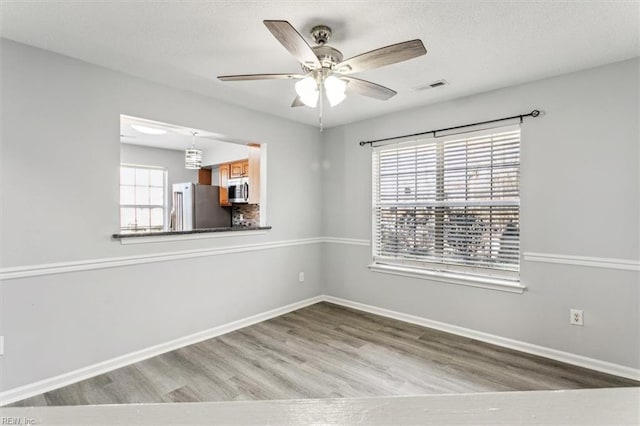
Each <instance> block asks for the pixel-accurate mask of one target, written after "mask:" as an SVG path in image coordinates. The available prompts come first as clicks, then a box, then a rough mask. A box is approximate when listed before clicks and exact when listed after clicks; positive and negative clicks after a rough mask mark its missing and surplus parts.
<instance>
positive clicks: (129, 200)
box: [120, 164, 167, 234]
mask: <svg viewBox="0 0 640 426" xmlns="http://www.w3.org/2000/svg"><path fill="white" fill-rule="evenodd" d="M166 188H167V170H166V169H164V168H159V167H150V166H136V165H127V164H123V165H121V167H120V232H121V233H123V234H124V233H136V232H150V231H163V230H164V229H165V223H166V194H167V190H166Z"/></svg>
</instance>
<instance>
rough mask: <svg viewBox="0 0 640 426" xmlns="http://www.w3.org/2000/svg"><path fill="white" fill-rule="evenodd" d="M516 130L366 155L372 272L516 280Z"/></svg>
mask: <svg viewBox="0 0 640 426" xmlns="http://www.w3.org/2000/svg"><path fill="white" fill-rule="evenodd" d="M519 176H520V128H519V127H518V126H511V127H502V128H499V129H491V130H488V131H486V130H485V131H480V132H473V133H465V134H464V135H454V136H448V137H441V138H433V139H426V140H421V141H413V142H405V143H398V144H394V145H386V146H382V147H377V148H374V152H373V229H374V235H373V257H374V265H391V266H401V267H407V268H414V269H418V270H423V271H424V270H429V271H434V272H442V273H447V274H451V273H453V274H454V275H456V274H459V275H461V276H464V277H470V278H473V276H476V277H482V278H487V277H490V278H496V279H507V280H513V281H517V280H518V279H519V278H518V275H519V269H520V224H519V218H520V191H519V186H520V185H519Z"/></svg>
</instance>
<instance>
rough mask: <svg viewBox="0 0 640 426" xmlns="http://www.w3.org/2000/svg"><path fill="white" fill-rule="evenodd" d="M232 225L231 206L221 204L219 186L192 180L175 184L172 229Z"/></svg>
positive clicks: (180, 229) (186, 229)
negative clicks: (192, 181) (201, 183)
mask: <svg viewBox="0 0 640 426" xmlns="http://www.w3.org/2000/svg"><path fill="white" fill-rule="evenodd" d="M230 226H231V207H221V206H220V187H219V186H213V185H200V184H197V183H191V182H186V183H176V184H173V207H172V209H171V221H170V229H171V230H172V231H192V230H194V229H202V228H224V227H230Z"/></svg>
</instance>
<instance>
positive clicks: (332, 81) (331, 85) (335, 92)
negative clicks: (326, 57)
mask: <svg viewBox="0 0 640 426" xmlns="http://www.w3.org/2000/svg"><path fill="white" fill-rule="evenodd" d="M346 88H347V82H346V81H342V80H340V79H339V78H337V77H334V76H332V75H331V76H329V77H327V78H326V79H325V80H324V89H325V93H326V94H327V98H328V99H329V103H330V104H331V106H336V105H338V104H339V103H340V102H342V101H344V99H345V98H346V95H345V94H344V91H345V90H346Z"/></svg>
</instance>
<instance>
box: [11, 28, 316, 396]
mask: <svg viewBox="0 0 640 426" xmlns="http://www.w3.org/2000/svg"><path fill="white" fill-rule="evenodd" d="M0 48H1V52H2V64H1V65H2V73H1V74H2V75H1V78H2V91H3V93H2V112H1V113H2V116H1V122H2V129H1V137H2V187H1V191H2V194H1V195H2V208H1V214H2V224H1V228H0V234H1V235H2V238H1V239H0V240H1V241H0V244H1V245H0V247H1V249H2V255H1V261H2V264H1V266H2V267H3V268H8V267H17V266H23V265H39V264H50V263H57V262H76V261H82V260H92V259H103V258H114V257H127V256H134V255H147V254H154V253H165V252H177V251H186V250H198V249H208V248H215V247H224V246H231V245H243V244H255V243H263V242H271V241H282V240H298V239H304V238H311V237H318V236H319V235H320V229H321V202H320V201H321V200H320V197H321V174H320V172H319V171H317V170H316V169H314V168H313V167H312V165H313V164H317V163H319V162H320V161H321V143H320V140H321V139H320V132H318V130H317V129H315V128H312V127H310V126H306V125H301V124H296V123H292V122H288V121H286V120H282V119H279V118H276V117H273V116H270V115H266V114H261V113H257V112H253V111H249V110H246V109H242V108H238V107H235V106H232V105H228V104H225V103H223V102H220V101H216V100H214V99H211V98H207V97H203V96H199V95H197V94H194V93H189V92H185V91H180V90H175V89H171V88H168V87H165V86H161V85H158V84H155V83H151V82H148V81H145V80H141V79H138V78H134V77H130V76H127V75H125V74H121V73H117V72H114V71H110V70H107V69H105V68H101V67H97V66H93V65H90V64H88V63H84V62H80V61H76V60H73V59H70V58H68V57H63V56H60V55H57V54H54V53H51V52H46V51H43V50H39V49H35V48H31V47H28V46H25V45H21V44H17V43H14V42H11V41H7V40H2V44H1V46H0ZM120 114H126V115H132V116H136V117H145V118H148V119H151V120H156V121H160V122H167V123H173V124H177V125H183V126H185V127H189V128H196V129H203V130H207V131H211V132H215V133H219V134H223V135H232V136H234V137H236V138H239V139H243V140H254V141H256V142H259V143H266V144H267V151H268V154H269V155H268V158H267V169H268V182H267V185H268V199H267V201H268V209H269V210H268V214H269V224H270V225H272V226H273V229H272V230H271V231H269V232H268V233H267V234H266V235H256V236H244V237H238V236H236V237H223V238H215V239H206V240H196V241H173V242H163V243H152V244H141V245H134V246H131V245H121V244H120V243H118V242H117V241H113V240H111V238H110V235H111V234H112V233H114V232H117V230H118V227H119V219H118V192H119V189H118V181H119V164H120V140H119V132H120ZM246 123H251V125H250V126H247V124H246ZM291 176H295V177H296V184H297V185H298V186H299V188H300V191H299V195H298V197H296V199H295V200H294V199H292V198H291V197H290V192H289V189H288V188H289V185H288V182H290V180H291ZM29 206H34V207H36V208H29ZM320 250H321V247H320V246H319V245H318V244H309V245H300V246H293V247H282V248H277V249H271V250H262V251H258V252H252V253H238V254H227V255H220V256H208V257H203V258H191V259H183V260H173V261H168V262H161V263H151V264H142V265H136V266H123V267H116V268H109V269H101V270H91V271H84V272H83V271H80V272H71V273H63V274H56V275H44V276H38V277H31V278H23V279H12V280H5V281H2V282H0V285H1V287H0V292H1V295H2V298H1V299H2V302H1V303H2V321H1V323H0V327H1V329H0V333H1V334H2V335H3V336H5V354H4V356H2V357H0V360H1V363H2V365H1V366H2V389H5V390H6V389H11V388H15V387H17V386H21V385H25V384H29V383H33V382H35V381H37V380H41V379H45V378H49V377H52V376H55V375H57V374H62V373H66V372H69V371H72V370H75V369H78V368H81V367H84V366H88V365H92V364H95V363H97V362H100V361H103V360H108V359H111V358H114V357H116V356H120V355H124V354H128V353H130V352H133V351H136V350H140V349H144V348H148V347H150V346H153V345H156V344H160V343H164V342H167V341H169V340H172V339H176V338H179V337H183V336H185V335H188V334H190V333H195V332H198V331H202V330H205V329H208V328H211V327H215V326H218V325H221V324H225V323H228V322H230V321H233V320H237V319H241V318H246V317H248V316H250V315H254V314H257V313H261V312H265V311H267V310H270V309H273V308H276V307H281V306H284V305H287V304H289V303H293V302H296V301H300V300H303V299H306V298H308V297H312V296H315V295H318V294H320V293H321V290H320V284H321V277H320V267H319V266H320V265H319V263H318V261H317V260H318V259H319V258H320V255H321V251H320ZM234 264H236V265H237V264H242V265H245V266H246V267H245V268H243V272H242V273H241V274H237V273H232V272H231V271H230V268H229V266H230V265H234ZM299 271H304V272H305V278H306V281H305V284H304V285H301V284H300V283H298V272H299ZM247 295H251V297H247Z"/></svg>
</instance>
